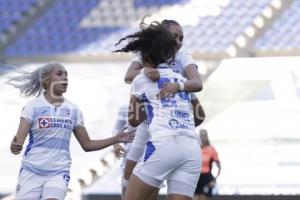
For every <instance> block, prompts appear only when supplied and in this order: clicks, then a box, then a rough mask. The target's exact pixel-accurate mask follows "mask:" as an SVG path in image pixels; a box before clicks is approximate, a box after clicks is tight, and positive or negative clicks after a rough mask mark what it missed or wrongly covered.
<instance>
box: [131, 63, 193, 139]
mask: <svg viewBox="0 0 300 200" xmlns="http://www.w3.org/2000/svg"><path fill="white" fill-rule="evenodd" d="M158 70H159V72H160V79H159V80H158V81H157V82H152V81H151V80H150V79H149V78H147V77H146V76H145V75H144V74H139V75H138V76H136V77H135V79H134V80H133V83H132V85H131V93H132V94H133V95H135V96H136V97H137V98H138V99H140V100H142V101H143V102H144V106H145V108H146V112H147V118H148V119H147V120H148V123H149V132H150V134H151V139H152V140H153V139H156V138H160V137H163V136H168V135H190V136H193V137H197V136H196V134H195V124H194V116H193V112H192V105H191V97H190V94H189V93H187V92H179V93H177V94H176V95H175V96H174V97H169V98H163V99H159V98H158V97H157V94H158V93H159V91H160V89H161V88H162V86H163V84H164V83H168V82H171V83H174V82H184V81H186V80H185V78H183V77H182V76H181V75H180V74H178V73H175V72H173V70H172V69H170V68H169V66H168V65H166V64H161V65H159V66H158Z"/></svg>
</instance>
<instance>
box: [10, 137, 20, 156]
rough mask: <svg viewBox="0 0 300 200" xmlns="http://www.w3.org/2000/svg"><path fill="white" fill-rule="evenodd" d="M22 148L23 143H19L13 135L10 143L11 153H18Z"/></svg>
mask: <svg viewBox="0 0 300 200" xmlns="http://www.w3.org/2000/svg"><path fill="white" fill-rule="evenodd" d="M22 149H23V145H22V144H19V143H18V141H17V137H16V136H14V138H13V140H12V141H11V143H10V151H11V152H12V153H13V154H19V153H20V152H21V151H22Z"/></svg>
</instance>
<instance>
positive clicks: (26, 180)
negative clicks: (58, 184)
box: [15, 169, 44, 200]
mask: <svg viewBox="0 0 300 200" xmlns="http://www.w3.org/2000/svg"><path fill="white" fill-rule="evenodd" d="M43 184H44V178H43V177H42V176H39V175H37V174H34V173H32V172H30V171H27V170H25V169H21V170H20V173H19V177H18V184H17V188H16V193H15V199H16V200H21V199H22V200H26V199H32V200H34V199H40V197H41V193H42V185H43Z"/></svg>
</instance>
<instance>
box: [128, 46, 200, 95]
mask: <svg viewBox="0 0 300 200" xmlns="http://www.w3.org/2000/svg"><path fill="white" fill-rule="evenodd" d="M132 61H136V62H139V63H141V64H142V63H143V62H142V59H141V56H140V55H136V56H135V57H134V58H133V60H132ZM191 64H195V65H196V63H195V61H194V59H193V57H192V56H191V55H190V54H188V53H185V52H184V51H182V50H180V51H178V52H177V53H176V55H175V58H174V60H173V61H172V62H171V63H169V64H168V66H169V67H170V68H171V69H172V70H173V72H175V73H178V74H181V75H182V76H183V77H185V78H186V74H185V69H186V67H187V66H188V65H191ZM196 66H197V65H196ZM191 98H192V99H196V98H197V96H196V95H195V94H194V93H192V94H191Z"/></svg>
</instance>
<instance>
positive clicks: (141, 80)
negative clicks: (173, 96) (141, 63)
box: [132, 74, 149, 85]
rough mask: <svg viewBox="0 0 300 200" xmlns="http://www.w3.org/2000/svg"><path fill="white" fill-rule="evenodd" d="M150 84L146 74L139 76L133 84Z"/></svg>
mask: <svg viewBox="0 0 300 200" xmlns="http://www.w3.org/2000/svg"><path fill="white" fill-rule="evenodd" d="M146 82H149V78H148V77H147V76H146V75H145V74H138V75H137V76H136V77H135V78H134V79H133V81H132V84H135V85H136V84H142V83H146Z"/></svg>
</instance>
